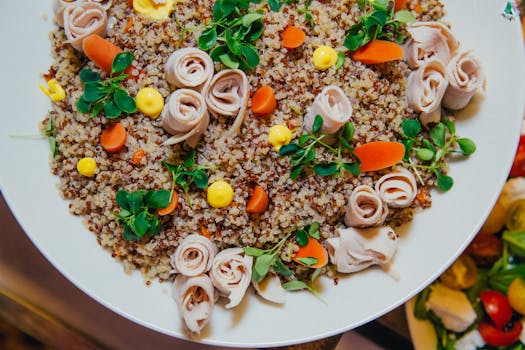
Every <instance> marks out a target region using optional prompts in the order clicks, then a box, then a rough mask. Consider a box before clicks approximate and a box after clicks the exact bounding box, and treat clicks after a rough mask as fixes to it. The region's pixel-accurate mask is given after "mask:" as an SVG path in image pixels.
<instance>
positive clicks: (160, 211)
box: [157, 192, 179, 216]
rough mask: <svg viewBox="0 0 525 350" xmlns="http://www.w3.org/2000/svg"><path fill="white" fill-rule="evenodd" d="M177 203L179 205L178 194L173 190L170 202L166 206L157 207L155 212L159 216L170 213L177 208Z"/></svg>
mask: <svg viewBox="0 0 525 350" xmlns="http://www.w3.org/2000/svg"><path fill="white" fill-rule="evenodd" d="M177 205H179V195H178V194H177V192H173V193H172V195H171V202H170V204H168V206H167V207H166V208H161V209H157V214H159V215H160V216H164V215H168V214H171V213H173V211H174V210H175V208H177Z"/></svg>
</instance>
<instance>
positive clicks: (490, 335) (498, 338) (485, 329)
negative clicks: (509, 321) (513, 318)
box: [478, 321, 523, 346]
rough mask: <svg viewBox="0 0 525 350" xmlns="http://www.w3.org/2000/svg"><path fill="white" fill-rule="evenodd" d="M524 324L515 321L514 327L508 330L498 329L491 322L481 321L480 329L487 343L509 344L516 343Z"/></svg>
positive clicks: (496, 344)
mask: <svg viewBox="0 0 525 350" xmlns="http://www.w3.org/2000/svg"><path fill="white" fill-rule="evenodd" d="M522 329H523V326H522V325H521V322H514V324H513V325H512V328H511V329H509V330H508V331H504V330H501V329H497V328H496V327H494V325H492V324H490V323H489V322H485V321H483V322H480V323H479V324H478V330H479V333H480V334H481V337H482V338H483V340H485V343H487V344H489V345H494V346H509V345H512V344H514V343H515V342H516V341H517V340H518V339H519V336H520V334H521V330H522Z"/></svg>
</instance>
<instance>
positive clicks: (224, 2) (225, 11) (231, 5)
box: [218, 0, 235, 18]
mask: <svg viewBox="0 0 525 350" xmlns="http://www.w3.org/2000/svg"><path fill="white" fill-rule="evenodd" d="M218 2H219V3H220V7H221V13H222V17H223V18H224V17H228V16H229V15H230V14H232V13H233V11H234V10H235V0H218Z"/></svg>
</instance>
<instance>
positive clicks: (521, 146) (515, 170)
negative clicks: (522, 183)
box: [510, 135, 525, 177]
mask: <svg viewBox="0 0 525 350" xmlns="http://www.w3.org/2000/svg"><path fill="white" fill-rule="evenodd" d="M510 176H511V177H518V176H525V135H521V136H520V142H519V143H518V149H517V150H516V155H515V156H514V162H513V163H512V168H511V169H510Z"/></svg>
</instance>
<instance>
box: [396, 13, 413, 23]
mask: <svg viewBox="0 0 525 350" xmlns="http://www.w3.org/2000/svg"><path fill="white" fill-rule="evenodd" d="M394 19H395V20H396V21H398V22H400V23H403V24H406V25H410V24H412V23H414V22H415V21H416V17H415V16H414V15H413V14H412V12H410V11H408V10H399V11H397V12H396V13H395V14H394Z"/></svg>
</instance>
